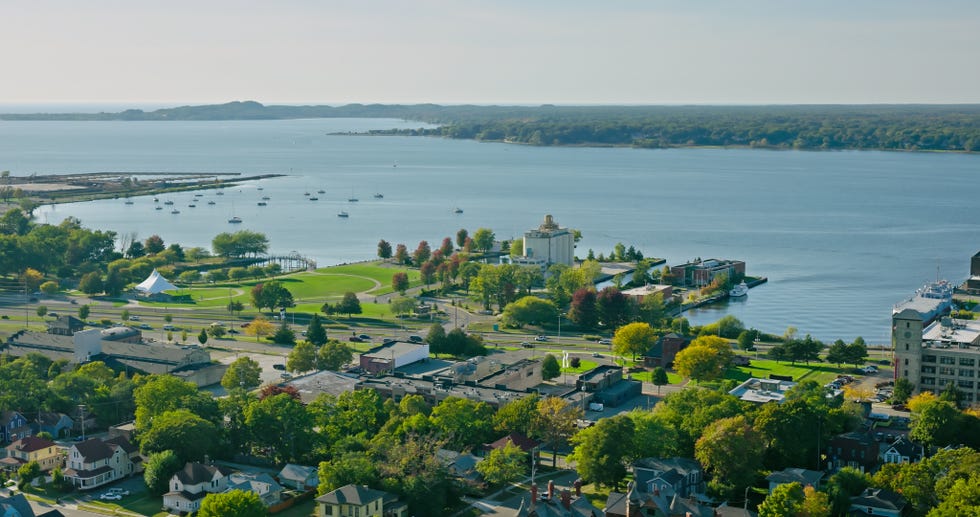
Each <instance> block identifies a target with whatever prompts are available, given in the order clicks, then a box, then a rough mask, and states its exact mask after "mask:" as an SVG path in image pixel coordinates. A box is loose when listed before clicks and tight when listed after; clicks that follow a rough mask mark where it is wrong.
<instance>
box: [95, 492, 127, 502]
mask: <svg viewBox="0 0 980 517" xmlns="http://www.w3.org/2000/svg"><path fill="white" fill-rule="evenodd" d="M122 497H123V496H122V494H116V493H109V492H106V493H104V494H102V495H100V496H99V499H102V500H103V501H121V500H122Z"/></svg>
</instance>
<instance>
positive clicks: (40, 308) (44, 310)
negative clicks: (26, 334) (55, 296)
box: [34, 305, 48, 318]
mask: <svg viewBox="0 0 980 517" xmlns="http://www.w3.org/2000/svg"><path fill="white" fill-rule="evenodd" d="M34 312H36V313H37V317H38V318H43V317H44V315H45V314H47V313H48V307H47V306H45V305H38V306H37V309H34Z"/></svg>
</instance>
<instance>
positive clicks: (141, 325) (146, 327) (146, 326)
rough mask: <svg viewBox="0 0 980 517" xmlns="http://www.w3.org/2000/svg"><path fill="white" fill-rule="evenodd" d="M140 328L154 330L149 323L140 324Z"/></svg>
mask: <svg viewBox="0 0 980 517" xmlns="http://www.w3.org/2000/svg"><path fill="white" fill-rule="evenodd" d="M140 328H141V329H143V330H153V327H151V326H150V325H149V324H148V323H142V324H140Z"/></svg>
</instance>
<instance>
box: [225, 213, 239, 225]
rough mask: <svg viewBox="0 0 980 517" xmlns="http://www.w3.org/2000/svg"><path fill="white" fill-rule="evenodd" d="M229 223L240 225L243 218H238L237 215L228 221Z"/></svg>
mask: <svg viewBox="0 0 980 517" xmlns="http://www.w3.org/2000/svg"><path fill="white" fill-rule="evenodd" d="M228 222H229V223H231V224H238V223H240V222H242V218H241V217H238V216H237V215H236V216H234V217H232V218H231V219H228Z"/></svg>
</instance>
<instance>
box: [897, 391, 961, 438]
mask: <svg viewBox="0 0 980 517" xmlns="http://www.w3.org/2000/svg"><path fill="white" fill-rule="evenodd" d="M959 417H960V411H959V410H958V409H956V405H955V404H953V403H952V402H949V401H946V400H935V401H932V402H927V403H925V404H922V405H920V406H919V407H917V408H916V409H915V410H914V411H913V412H912V425H911V426H910V428H909V438H911V439H913V440H915V441H917V442H919V443H922V444H923V445H925V446H926V448H927V449H928V447H930V446H932V445H938V446H940V447H942V446H945V445H950V444H954V443H957V440H958V437H959V435H960V425H959V423H960V418H959Z"/></svg>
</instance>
